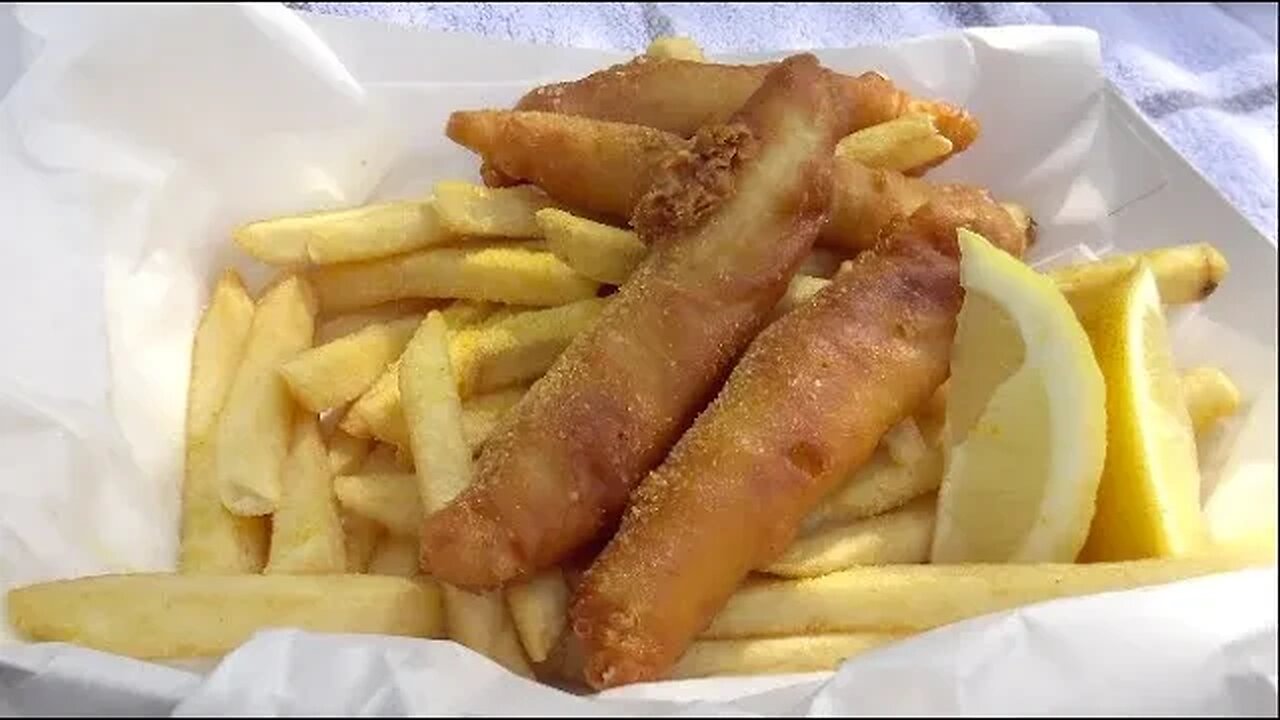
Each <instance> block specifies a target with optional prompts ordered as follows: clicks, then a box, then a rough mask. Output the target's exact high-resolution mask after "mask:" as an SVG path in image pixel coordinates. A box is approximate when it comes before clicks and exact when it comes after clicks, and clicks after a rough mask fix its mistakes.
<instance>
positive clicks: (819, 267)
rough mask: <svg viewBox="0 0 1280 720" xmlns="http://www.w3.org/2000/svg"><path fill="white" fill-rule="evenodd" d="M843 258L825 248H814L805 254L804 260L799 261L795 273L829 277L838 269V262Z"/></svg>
mask: <svg viewBox="0 0 1280 720" xmlns="http://www.w3.org/2000/svg"><path fill="white" fill-rule="evenodd" d="M843 260H844V258H843V257H841V256H840V255H837V254H836V253H834V252H832V251H830V250H827V249H826V248H814V249H813V250H811V251H810V252H809V254H808V255H807V256H805V259H804V262H802V263H800V267H799V268H798V269H797V270H796V275H812V276H813V277H819V278H829V277H831V276H832V275H835V274H836V270H838V269H840V263H841V262H843Z"/></svg>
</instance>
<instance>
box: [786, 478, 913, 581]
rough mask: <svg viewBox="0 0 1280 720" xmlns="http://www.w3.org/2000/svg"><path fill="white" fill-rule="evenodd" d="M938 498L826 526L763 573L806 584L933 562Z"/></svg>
mask: <svg viewBox="0 0 1280 720" xmlns="http://www.w3.org/2000/svg"><path fill="white" fill-rule="evenodd" d="M936 511H937V497H936V496H935V495H933V494H932V493H931V494H929V495H922V496H920V497H918V498H916V499H915V500H912V501H911V502H909V503H907V504H906V505H903V506H902V507H900V508H898V509H896V510H890V511H889V512H887V513H884V514H882V515H876V516H875V517H871V518H867V519H865V520H855V521H854V522H852V523H850V524H848V525H838V526H828V527H822V528H819V529H817V530H815V531H813V532H811V533H808V534H805V535H802V536H800V537H798V538H796V540H795V542H793V543H791V546H790V547H789V548H787V550H786V552H784V553H783V554H782V557H779V558H778V559H777V560H774V561H773V562H772V563H769V565H768V566H767V567H765V568H761V572H766V573H768V574H770V575H778V576H780V577H793V578H808V577H818V576H820V575H826V574H827V573H833V572H837V571H840V570H848V569H850V568H853V567H855V566H858V565H896V564H902V563H923V562H928V560H929V545H930V543H932V542H933V522H934V516H935V514H936Z"/></svg>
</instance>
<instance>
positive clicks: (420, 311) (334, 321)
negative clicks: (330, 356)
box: [315, 298, 442, 345]
mask: <svg viewBox="0 0 1280 720" xmlns="http://www.w3.org/2000/svg"><path fill="white" fill-rule="evenodd" d="M440 307H442V303H441V301H439V300H418V299H414V298H410V299H408V300H392V301H391V302H385V303H382V304H381V305H374V306H373V307H368V308H364V309H362V310H355V311H352V312H348V313H342V314H341V315H334V316H332V317H328V318H325V319H324V320H323V321H322V322H321V323H320V324H319V325H317V326H316V341H315V344H316V345H324V344H325V343H330V342H333V341H334V340H337V339H338V338H340V337H345V336H347V335H350V334H351V333H354V332H359V331H361V330H363V329H365V328H367V327H369V326H370V325H381V324H383V323H389V322H392V321H395V320H399V319H400V318H402V317H407V316H410V315H414V316H417V317H418V318H421V317H422V316H423V315H426V314H427V311H428V310H435V309H438V308H440Z"/></svg>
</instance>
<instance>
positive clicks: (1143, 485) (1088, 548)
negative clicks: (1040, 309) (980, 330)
mask: <svg viewBox="0 0 1280 720" xmlns="http://www.w3.org/2000/svg"><path fill="white" fill-rule="evenodd" d="M1086 307H1087V310H1084V311H1082V313H1081V322H1082V324H1083V325H1084V328H1085V331H1086V332H1087V333H1088V334H1089V339H1090V341H1091V342H1092V343H1093V351H1094V355H1095V356H1096V357H1097V358H1098V365H1099V366H1100V367H1101V368H1102V374H1103V376H1104V377H1105V378H1106V383H1107V420H1108V427H1107V461H1106V466H1105V468H1104V470H1103V473H1102V483H1101V485H1100V486H1099V488H1098V503H1097V510H1096V512H1095V514H1094V520H1093V528H1092V529H1091V530H1090V533H1089V541H1088V542H1087V543H1086V544H1085V547H1084V549H1083V551H1082V552H1081V555H1080V559H1081V560H1084V561H1096V560H1135V559H1140V558H1155V557H1177V556H1184V555H1190V554H1194V553H1197V552H1199V551H1201V550H1203V549H1204V546H1205V540H1206V528H1205V522H1204V517H1203V516H1202V514H1201V512H1200V468H1199V464H1198V459H1197V456H1196V443H1195V433H1194V431H1193V429H1192V425H1191V417H1190V415H1189V414H1188V412H1187V406H1186V401H1185V400H1184V397H1183V394H1182V392H1181V390H1180V385H1179V378H1178V373H1177V369H1176V368H1175V366H1174V362H1173V353H1172V349H1171V346H1170V343H1169V331H1168V326H1167V324H1166V322H1165V318H1164V311H1163V309H1162V308H1161V306H1160V293H1159V290H1158V288H1157V286H1156V280H1155V277H1154V275H1152V273H1151V271H1150V270H1149V269H1148V268H1147V267H1146V266H1145V265H1140V266H1139V267H1137V268H1135V269H1134V271H1132V272H1130V273H1128V274H1127V275H1125V276H1124V277H1123V278H1121V279H1120V280H1118V281H1117V282H1115V283H1112V284H1109V285H1107V286H1105V287H1102V288H1099V289H1098V290H1097V291H1096V295H1095V296H1094V297H1092V298H1090V301H1089V302H1088V303H1087V304H1086Z"/></svg>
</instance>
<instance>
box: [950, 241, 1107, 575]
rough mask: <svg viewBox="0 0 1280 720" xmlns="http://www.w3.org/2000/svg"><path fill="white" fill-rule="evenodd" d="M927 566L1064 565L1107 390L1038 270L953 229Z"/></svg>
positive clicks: (1084, 342) (1070, 556) (1076, 534)
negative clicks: (956, 311)
mask: <svg viewBox="0 0 1280 720" xmlns="http://www.w3.org/2000/svg"><path fill="white" fill-rule="evenodd" d="M959 236H960V248H961V265H960V278H961V283H962V284H963V285H964V288H965V300H964V305H963V306H962V307H961V310H960V316H959V319H958V323H957V327H956V339H955V346H954V348H953V354H952V359H951V380H950V386H951V397H950V400H949V401H948V405H947V421H946V431H945V436H944V438H945V446H946V449H947V452H946V470H945V474H944V477H943V482H942V487H941V489H940V491H939V495H938V518H937V525H936V530H935V533H934V542H933V548H932V560H933V561H934V562H948V563H959V562H1071V561H1073V560H1074V559H1075V557H1076V555H1077V554H1078V552H1079V551H1080V548H1081V546H1082V545H1083V544H1084V542H1085V538H1086V537H1087V535H1088V532H1089V526H1090V521H1091V520H1092V518H1093V511H1094V497H1095V495H1096V492H1097V489H1098V481H1099V478H1100V476H1101V473H1102V467H1103V460H1104V455H1105V449H1106V444H1105V443H1106V429H1105V428H1106V414H1105V398H1106V391H1105V388H1104V386H1103V380H1102V373H1101V372H1100V370H1099V368H1098V364H1097V362H1096V361H1095V360H1094V357H1093V352H1092V350H1091V349H1090V346H1089V339H1088V337H1087V336H1086V335H1085V332H1084V330H1083V328H1081V326H1080V322H1079V320H1078V319H1077V318H1076V316H1075V313H1074V312H1073V311H1072V309H1071V306H1070V305H1069V304H1068V303H1067V301H1066V299H1065V298H1064V297H1063V295H1062V293H1061V291H1059V290H1058V288H1057V286H1056V285H1055V284H1054V283H1053V281H1052V280H1050V279H1049V278H1048V277H1046V276H1044V275H1041V274H1040V273H1037V272H1035V271H1034V270H1032V269H1030V268H1028V267H1027V266H1026V265H1024V264H1022V263H1021V262H1019V261H1018V260H1016V259H1014V258H1013V257H1011V256H1009V255H1008V254H1006V253H1004V252H1003V251H1001V250H999V249H997V248H995V247H994V246H992V245H991V244H990V243H989V242H987V241H986V240H985V239H984V238H982V237H981V236H979V235H977V234H975V233H971V232H968V231H967V230H961V231H960V233H959Z"/></svg>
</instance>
